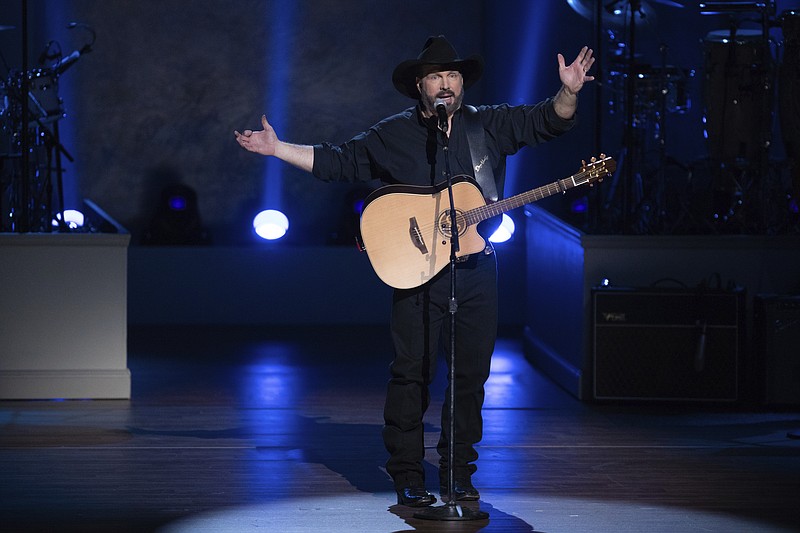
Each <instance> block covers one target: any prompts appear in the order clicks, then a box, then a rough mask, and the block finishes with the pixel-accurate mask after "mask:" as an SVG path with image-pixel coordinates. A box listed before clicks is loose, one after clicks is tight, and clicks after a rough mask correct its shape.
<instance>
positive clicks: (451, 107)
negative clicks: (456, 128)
mask: <svg viewBox="0 0 800 533" xmlns="http://www.w3.org/2000/svg"><path fill="white" fill-rule="evenodd" d="M448 96H453V102H452V103H450V104H445V108H446V109H447V114H448V115H452V114H453V113H455V111H456V110H457V109H458V108H459V107H461V102H463V100H464V91H461V92H460V93H458V94H455V93H452V92H451V93H445V94H444V95H442V93H439V94H437V95H436V96H434V97H430V96H428V95H427V94H423V95H422V103H423V104H424V105H425V109H427V110H428V112H429V113H430V114H431V115H436V100H438V99H439V98H446V97H448Z"/></svg>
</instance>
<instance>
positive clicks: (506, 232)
mask: <svg viewBox="0 0 800 533" xmlns="http://www.w3.org/2000/svg"><path fill="white" fill-rule="evenodd" d="M515 229H516V225H515V224H514V220H513V219H512V218H511V217H510V216H508V215H506V214H504V215H503V221H502V222H501V223H500V227H499V228H497V229H496V230H495V232H494V233H492V236H491V237H489V241H490V242H493V243H495V244H499V243H501V242H506V241H508V240H509V239H511V237H513V236H514V230H515Z"/></svg>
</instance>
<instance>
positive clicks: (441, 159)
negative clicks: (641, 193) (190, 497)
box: [234, 36, 594, 507]
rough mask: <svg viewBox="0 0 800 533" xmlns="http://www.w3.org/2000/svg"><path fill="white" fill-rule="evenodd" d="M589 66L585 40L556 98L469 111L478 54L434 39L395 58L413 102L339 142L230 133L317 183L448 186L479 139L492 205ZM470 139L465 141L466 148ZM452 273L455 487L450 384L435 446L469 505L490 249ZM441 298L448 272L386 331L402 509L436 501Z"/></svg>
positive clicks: (491, 281) (565, 107)
mask: <svg viewBox="0 0 800 533" xmlns="http://www.w3.org/2000/svg"><path fill="white" fill-rule="evenodd" d="M592 63H594V58H593V57H592V50H590V49H588V48H586V47H583V49H581V51H580V52H579V53H578V56H577V58H576V59H575V61H574V62H573V63H572V64H570V65H568V66H567V65H566V64H565V61H564V57H563V56H562V55H561V54H558V70H559V77H560V79H561V88H560V89H559V90H558V92H557V93H556V95H555V96H554V97H552V98H548V99H546V100H544V101H542V102H539V103H537V104H534V105H519V106H509V105H507V104H503V105H491V106H478V107H472V106H465V105H462V103H463V99H464V90H465V89H467V88H468V87H470V86H471V85H472V84H474V83H475V82H476V81H478V79H479V78H480V76H481V74H482V72H483V60H482V59H481V58H480V57H479V56H471V57H468V58H466V59H461V58H459V56H458V54H457V53H456V51H455V49H454V48H453V47H452V46H451V44H450V43H449V42H448V41H447V39H445V38H444V36H438V37H431V38H429V39H428V40H427V42H426V43H425V45H424V47H423V50H422V52H421V53H420V54H419V56H418V57H417V58H416V59H410V60H408V61H404V62H402V63H400V64H399V65H398V66H397V67H396V68H395V70H394V73H393V74H392V82H393V83H394V86H395V87H396V88H397V90H398V91H400V92H401V93H402V94H404V95H405V96H408V97H409V98H412V99H414V100H417V104H416V105H415V106H413V107H409V108H408V109H406V110H404V111H402V112H400V113H398V114H396V115H393V116H391V117H389V118H386V119H384V120H382V121H381V122H379V123H378V124H375V125H374V126H372V127H371V128H369V129H368V130H367V131H365V132H363V133H361V134H359V135H356V136H355V137H353V138H352V139H351V140H349V141H347V142H345V143H344V144H341V145H333V144H330V143H323V144H318V145H314V146H309V145H296V144H290V143H286V142H284V141H281V140H280V139H279V138H278V137H277V135H276V133H275V131H274V129H273V128H272V126H270V124H269V123H268V122H267V119H266V117H264V116H262V117H261V123H262V126H263V129H262V130H260V131H252V130H244V131H243V132H242V133H239V132H238V131H237V132H235V133H234V134H235V137H236V140H237V141H238V142H239V144H240V145H241V146H242V147H243V148H245V149H246V150H249V151H251V152H255V153H259V154H262V155H271V156H275V157H277V158H279V159H281V160H283V161H286V162H288V163H290V164H292V165H294V166H296V167H298V168H300V169H303V170H306V171H308V172H312V173H313V174H314V176H316V177H317V178H319V179H322V180H325V181H368V180H374V179H376V180H380V181H381V182H383V183H384V184H398V183H402V184H411V185H425V186H432V185H438V184H441V183H442V182H443V181H446V174H445V172H446V165H445V151H444V148H445V146H447V152H448V156H449V163H450V165H449V166H450V173H451V175H453V176H457V175H468V176H476V174H478V172H479V168H478V167H481V166H483V164H482V163H481V164H479V165H474V164H473V160H472V155H473V154H472V153H471V151H470V149H471V148H472V149H473V150H475V149H476V146H475V145H480V146H479V148H480V149H481V150H482V153H481V154H479V160H480V161H483V162H488V164H489V167H490V168H491V169H492V173H491V174H489V178H488V181H484V182H483V192H484V196H486V197H487V198H488V199H489V200H494V199H497V196H501V195H502V192H503V183H504V179H505V160H506V157H507V156H508V155H511V154H514V153H516V152H517V151H518V150H519V149H520V148H521V147H523V146H529V145H530V146H533V145H537V144H539V143H542V142H545V141H548V140H550V139H553V138H554V137H556V136H558V135H561V134H562V133H564V132H566V131H567V130H569V129H570V128H571V127H572V126H573V123H574V116H575V111H576V108H577V94H578V92H579V91H580V90H581V88H582V87H583V85H584V83H585V82H587V81H591V80H593V79H594V78H593V77H592V76H588V75H587V74H586V73H587V71H588V70H589V68H590V67H591V66H592ZM442 104H444V106H445V109H446V122H447V124H446V125H445V124H444V122H445V120H440V119H439V117H437V109H436V108H437V106H440V105H442ZM469 117H477V118H478V119H479V120H478V121H475V120H474V119H473V118H469ZM442 118H443V117H442ZM468 124H477V126H468ZM476 128H477V130H478V132H479V133H480V134H482V135H481V137H482V139H481V140H480V141H479V142H475V139H476V137H475V136H474V134H472V133H471V132H474V131H475V130H476ZM468 129H469V130H470V132H468ZM468 133H469V134H468ZM444 135H446V136H447V138H446V140H445V138H444ZM469 138H472V139H473V141H472V146H471V145H470V141H469ZM476 177H477V176H476ZM479 181H480V180H479ZM491 189H495V191H496V192H492V191H491ZM456 280H457V283H456V287H457V291H458V292H457V294H456V299H457V301H458V312H457V323H456V328H457V331H456V336H455V338H456V350H455V352H456V373H455V377H454V383H455V392H456V401H455V406H454V409H455V411H454V413H455V414H454V427H455V436H456V438H455V440H456V442H455V443H454V446H453V457H454V459H453V472H454V486H453V490H452V491H450V488H449V487H447V486H446V482H447V479H448V477H449V476H447V472H448V469H449V465H448V461H449V454H448V450H449V432H448V431H447V430H446V428H449V424H450V421H449V418H450V416H449V404H448V400H447V399H449V391H448V393H447V394H446V395H445V398H446V400H445V406H444V409H443V411H442V429H443V431H442V433H441V436H440V439H439V443H438V446H437V449H438V451H439V455H440V461H439V472H440V485H441V494H442V495H447V494H451V492H452V494H453V495H454V496H455V498H456V499H458V500H477V499H478V498H479V493H478V491H477V490H476V489H475V487H474V486H473V484H472V481H471V476H472V474H473V473H474V472H475V470H476V466H475V461H476V460H477V458H478V453H477V452H476V451H475V445H476V444H477V443H478V442H479V441H480V440H481V437H482V432H483V420H482V417H481V408H482V406H483V400H484V384H485V382H486V380H487V379H488V377H489V367H490V363H491V356H492V352H493V350H494V343H495V338H496V333H497V265H496V261H495V256H494V253H493V250H492V249H491V247H487V248H486V249H485V250H484V251H482V252H478V253H475V254H472V255H470V256H467V257H466V258H464V260H462V261H459V262H458V263H457V265H456ZM449 304H450V277H449V275H448V274H447V273H446V272H445V271H442V272H440V273H439V274H438V275H436V276H434V277H433V278H432V279H430V280H429V281H427V282H426V283H424V284H423V285H421V286H419V287H415V288H410V289H395V291H394V296H393V300H392V317H391V334H392V339H393V341H394V348H395V354H394V360H393V361H392V364H391V367H390V368H391V379H390V380H389V384H388V390H387V395H386V404H385V408H384V421H385V425H384V429H383V439H384V443H385V445H386V449H387V451H388V452H389V456H390V457H389V460H388V462H387V463H386V470H387V472H388V473H389V475H391V477H392V479H393V481H394V485H395V490H396V491H397V501H398V503H399V504H403V505H409V506H414V507H419V506H426V505H431V504H433V503H435V502H436V498H435V497H434V496H433V495H432V494H430V493H429V492H428V491H427V490H426V488H425V478H424V470H423V466H422V463H423V459H424V455H425V447H424V441H423V436H424V434H423V415H424V413H425V411H426V409H427V407H428V404H429V401H430V397H429V391H428V385H429V384H430V383H431V380H432V377H433V373H434V368H435V360H436V355H437V351H438V348H439V340H440V338H441V332H442V330H443V329H445V328H447V327H448V326H449V320H447V319H448V317H449ZM448 362H449V360H448Z"/></svg>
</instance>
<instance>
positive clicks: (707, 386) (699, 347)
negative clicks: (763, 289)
mask: <svg viewBox="0 0 800 533" xmlns="http://www.w3.org/2000/svg"><path fill="white" fill-rule="evenodd" d="M744 315H745V301H744V291H743V290H741V289H738V290H733V291H724V290H712V289H697V290H690V289H616V288H598V289H595V290H593V292H592V316H593V324H592V333H593V335H592V337H593V346H592V351H593V359H594V361H593V363H594V364H593V374H594V375H593V386H594V398H595V399H596V400H658V401H684V402H698V401H699V402H736V401H738V400H740V399H742V389H743V372H742V347H743V340H744V327H743V324H744Z"/></svg>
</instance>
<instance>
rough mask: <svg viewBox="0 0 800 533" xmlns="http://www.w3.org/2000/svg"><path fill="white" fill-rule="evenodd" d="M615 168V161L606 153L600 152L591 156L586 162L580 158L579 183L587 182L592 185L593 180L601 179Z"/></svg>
mask: <svg viewBox="0 0 800 533" xmlns="http://www.w3.org/2000/svg"><path fill="white" fill-rule="evenodd" d="M615 170H617V162H616V161H614V159H613V158H611V157H609V156H607V155H606V154H602V153H601V154H600V156H599V157H592V158H591V159H590V160H589V162H588V163H587V162H586V161H584V160H581V171H580V174H581V177H582V178H584V179H583V180H581V183H588V184H589V186H592V185H594V183H595V182H598V181H603V178H605V177H606V176H609V175H611V174H612V173H613V172H614V171H615Z"/></svg>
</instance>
